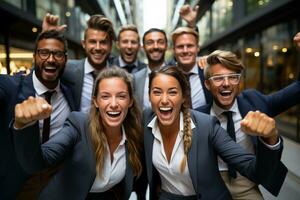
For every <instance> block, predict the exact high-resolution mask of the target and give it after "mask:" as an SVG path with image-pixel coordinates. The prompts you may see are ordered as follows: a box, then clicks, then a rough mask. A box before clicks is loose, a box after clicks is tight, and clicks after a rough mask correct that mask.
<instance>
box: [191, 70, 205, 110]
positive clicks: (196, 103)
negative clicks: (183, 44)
mask: <svg viewBox="0 0 300 200" xmlns="http://www.w3.org/2000/svg"><path fill="white" fill-rule="evenodd" d="M191 73H192V75H190V78H189V81H190V86H191V98H192V107H193V108H198V107H200V106H203V105H205V104H206V100H205V95H204V90H203V87H202V84H201V80H200V77H199V75H198V65H197V64H195V66H194V67H193V68H192V69H191V70H190V71H189V72H188V74H191Z"/></svg>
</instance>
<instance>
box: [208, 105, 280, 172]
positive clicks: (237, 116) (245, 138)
mask: <svg viewBox="0 0 300 200" xmlns="http://www.w3.org/2000/svg"><path fill="white" fill-rule="evenodd" d="M224 111H232V120H233V123H234V130H235V138H236V143H238V144H239V145H240V146H241V147H243V148H244V149H245V150H246V151H247V152H248V153H253V154H254V153H255V152H254V145H253V143H252V139H251V136H250V135H248V134H246V133H244V132H243V131H242V130H241V121H242V120H243V118H242V116H241V113H240V111H239V108H238V104H237V100H236V99H235V101H234V103H233V105H232V107H231V108H230V109H229V110H224V109H222V108H220V107H219V106H217V105H216V104H215V102H213V105H212V107H211V110H210V114H211V115H212V116H216V117H217V119H218V120H219V121H220V123H221V127H222V128H224V129H225V130H226V129H227V118H226V116H225V115H223V114H222V113H223V112H224ZM260 141H262V140H261V139H260ZM280 142H281V141H280V140H279V142H278V143H277V144H275V145H268V144H266V143H265V142H263V141H262V143H263V144H264V145H266V146H267V147H268V148H270V149H274V150H275V149H278V148H279V144H280ZM218 165H219V170H220V171H227V170H228V167H227V164H226V163H225V162H224V161H223V160H222V159H221V158H220V157H218Z"/></svg>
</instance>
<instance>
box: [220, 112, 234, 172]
mask: <svg viewBox="0 0 300 200" xmlns="http://www.w3.org/2000/svg"><path fill="white" fill-rule="evenodd" d="M223 114H224V115H225V116H226V117H227V133H228V134H229V136H230V137H231V138H232V139H233V140H234V141H235V130H234V123H233V120H232V111H225V112H223ZM228 174H229V176H230V177H231V178H236V171H235V170H234V169H233V167H232V166H230V165H228Z"/></svg>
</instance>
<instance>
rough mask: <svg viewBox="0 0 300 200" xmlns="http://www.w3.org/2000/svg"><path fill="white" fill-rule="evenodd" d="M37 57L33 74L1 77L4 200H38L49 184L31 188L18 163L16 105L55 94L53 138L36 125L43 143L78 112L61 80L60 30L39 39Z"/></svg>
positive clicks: (63, 51) (63, 48)
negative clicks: (11, 129) (12, 132)
mask: <svg viewBox="0 0 300 200" xmlns="http://www.w3.org/2000/svg"><path fill="white" fill-rule="evenodd" d="M33 58H34V69H33V70H32V71H31V73H30V74H29V75H27V76H23V75H21V74H19V75H16V76H8V75H0V112H1V115H0V129H1V134H0V148H1V150H0V153H1V162H0V177H1V178H0V199H16V198H18V199H36V197H37V196H36V195H37V194H38V191H39V190H40V189H42V187H43V186H44V185H43V184H46V181H45V182H35V183H34V184H35V185H30V184H32V183H33V182H31V183H30V184H29V185H28V184H27V183H25V182H26V180H27V181H28V180H29V179H30V180H32V179H31V178H29V179H28V177H27V174H26V173H25V172H24V171H23V170H22V169H21V167H20V165H19V164H18V162H17V160H16V157H15V153H14V150H13V147H12V142H11V138H10V133H9V123H10V122H11V120H12V119H13V118H14V116H13V115H14V108H15V105H16V104H17V103H20V102H23V101H24V100H26V99H27V98H30V96H32V97H41V98H45V95H46V93H51V94H52V96H51V97H49V98H50V100H49V101H51V104H52V106H53V108H54V110H53V113H52V114H51V118H50V129H49V131H48V133H49V134H50V135H45V137H44V136H42V132H43V131H42V130H43V125H44V122H43V121H39V122H36V123H35V126H36V129H35V130H36V131H39V132H40V134H41V141H42V140H46V138H48V137H51V136H52V135H54V134H56V133H57V132H58V130H59V129H60V128H61V127H62V125H63V123H64V121H65V119H66V118H67V116H68V115H69V113H70V111H72V110H74V109H75V104H74V102H73V95H72V93H71V90H70V86H69V85H67V84H66V83H64V82H63V81H62V80H60V78H61V76H62V74H63V72H64V69H65V64H66V61H67V43H66V39H65V38H64V36H63V35H62V34H61V33H59V32H57V31H47V32H44V33H41V34H40V35H39V36H38V38H37V42H36V46H35V50H34V56H33ZM27 114H28V115H30V113H27ZM45 132H47V131H45ZM45 176H48V175H45ZM24 184H25V185H24ZM32 195H33V196H32Z"/></svg>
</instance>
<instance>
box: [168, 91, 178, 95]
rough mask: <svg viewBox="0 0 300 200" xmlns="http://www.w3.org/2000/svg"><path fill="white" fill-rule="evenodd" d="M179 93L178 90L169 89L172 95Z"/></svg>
mask: <svg viewBox="0 0 300 200" xmlns="http://www.w3.org/2000/svg"><path fill="white" fill-rule="evenodd" d="M177 93H178V92H177V90H170V91H169V95H170V96H175V95H177Z"/></svg>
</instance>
